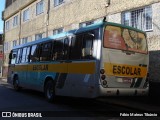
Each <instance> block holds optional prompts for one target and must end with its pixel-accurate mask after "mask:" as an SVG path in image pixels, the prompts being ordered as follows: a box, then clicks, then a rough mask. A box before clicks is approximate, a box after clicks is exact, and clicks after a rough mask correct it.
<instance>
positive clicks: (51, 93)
mask: <svg viewBox="0 0 160 120" xmlns="http://www.w3.org/2000/svg"><path fill="white" fill-rule="evenodd" d="M44 93H45V97H46V99H47V100H48V101H49V102H53V101H54V100H55V85H54V83H53V81H52V80H49V81H47V83H46V84H45V88H44Z"/></svg>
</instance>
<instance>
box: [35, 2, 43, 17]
mask: <svg viewBox="0 0 160 120" xmlns="http://www.w3.org/2000/svg"><path fill="white" fill-rule="evenodd" d="M43 7H44V1H43V0H41V1H40V2H38V3H37V5H36V15H39V14H41V13H43Z"/></svg>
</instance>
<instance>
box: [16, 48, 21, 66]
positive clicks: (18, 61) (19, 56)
mask: <svg viewBox="0 0 160 120" xmlns="http://www.w3.org/2000/svg"><path fill="white" fill-rule="evenodd" d="M21 53H22V49H18V54H17V58H16V63H20V62H21Z"/></svg>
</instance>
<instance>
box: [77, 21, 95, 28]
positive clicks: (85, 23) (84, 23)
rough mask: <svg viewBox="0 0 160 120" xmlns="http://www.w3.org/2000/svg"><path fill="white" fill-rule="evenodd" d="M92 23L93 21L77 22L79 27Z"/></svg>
mask: <svg viewBox="0 0 160 120" xmlns="http://www.w3.org/2000/svg"><path fill="white" fill-rule="evenodd" d="M91 24H94V21H87V22H82V23H80V24H79V28H82V27H86V26H88V25H91Z"/></svg>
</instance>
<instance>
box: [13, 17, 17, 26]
mask: <svg viewBox="0 0 160 120" xmlns="http://www.w3.org/2000/svg"><path fill="white" fill-rule="evenodd" d="M17 25H18V15H17V16H15V17H14V18H13V26H17Z"/></svg>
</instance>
